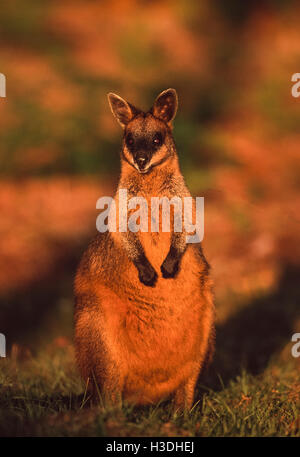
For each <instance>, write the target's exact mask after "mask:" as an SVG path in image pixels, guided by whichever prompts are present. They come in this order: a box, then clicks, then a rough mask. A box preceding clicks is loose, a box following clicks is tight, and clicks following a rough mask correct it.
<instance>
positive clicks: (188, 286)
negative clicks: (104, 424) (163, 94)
mask: <svg viewBox="0 0 300 457" xmlns="http://www.w3.org/2000/svg"><path fill="white" fill-rule="evenodd" d="M147 119H148V120H146V121H145V119H141V118H139V116H137V117H136V118H134V119H133V120H131V122H129V124H128V126H127V129H133V130H134V129H138V128H141V125H142V123H143V122H144V124H143V126H142V127H143V128H148V129H150V130H151V128H152V127H153V125H154V127H155V128H159V127H160V128H164V129H167V130H169V127H168V125H167V124H165V123H163V122H161V121H160V120H158V119H156V118H155V117H154V116H153V115H152V114H149V115H148V116H147ZM145 122H146V124H145ZM145 126H146V127H145ZM168 135H169V136H170V138H171V131H169V133H168ZM170 141H171V140H170ZM167 153H168V148H167V147H165V146H162V148H161V150H160V151H159V152H158V155H157V156H156V158H155V160H158V159H159V157H162V156H164V155H166V154H167ZM124 155H125V156H128V151H126V148H124ZM128 159H130V158H129V157H128ZM119 188H122V189H124V188H126V189H128V192H129V194H130V195H129V197H130V196H131V194H132V195H142V196H144V197H145V198H146V199H147V200H148V203H149V206H150V198H151V197H152V196H158V197H161V196H167V197H169V198H171V197H172V196H174V195H178V196H181V197H183V196H189V195H190V193H189V191H188V189H187V188H186V186H185V183H184V180H183V177H182V175H181V173H180V169H179V165H178V159H177V155H176V153H174V154H172V155H171V156H170V157H168V158H167V159H166V160H165V161H164V162H163V163H162V164H160V165H159V166H157V167H154V168H153V169H152V171H151V173H148V174H140V173H138V171H137V170H136V169H135V168H133V167H132V166H131V165H130V164H129V163H128V162H126V161H125V160H122V171H121V178H120V183H119V187H118V189H119ZM116 202H117V208H118V198H117V194H116ZM117 214H118V210H117ZM139 239H140V241H141V243H142V246H143V248H144V251H145V253H146V256H147V258H148V259H149V261H150V263H151V264H152V266H153V267H154V269H155V270H156V272H157V273H158V280H157V282H156V284H155V286H154V287H147V286H145V285H144V284H143V283H142V282H140V280H139V278H138V274H137V269H136V267H135V266H134V264H133V262H132V261H131V260H130V259H129V257H128V251H127V250H126V249H125V246H124V239H123V238H122V236H121V234H120V233H119V232H116V233H108V232H107V233H104V234H100V233H99V234H98V235H97V236H96V237H95V239H94V240H93V241H92V243H91V244H90V246H89V247H88V249H87V251H86V252H85V253H84V255H83V258H82V260H81V263H80V266H79V268H78V272H77V275H76V280H75V298H76V306H75V346H76V356H77V361H78V366H79V368H80V371H81V373H82V376H83V378H84V379H85V380H87V379H89V380H90V383H92V384H94V385H95V382H96V383H97V387H98V389H99V391H100V392H101V396H102V398H103V400H104V401H105V402H111V403H113V404H117V403H119V402H121V401H122V400H125V401H128V402H133V403H135V404H146V403H155V402H158V401H159V400H162V399H166V398H168V397H170V396H173V397H174V407H175V409H177V408H179V409H183V408H185V407H187V408H190V407H191V405H192V402H193V397H194V388H195V384H196V381H197V378H198V376H199V373H200V370H201V368H202V365H203V363H204V360H205V358H206V355H207V353H208V351H209V350H210V349H211V348H210V346H211V345H212V344H213V338H212V335H213V328H214V305H213V298H212V291H211V279H210V277H209V268H208V264H207V262H206V260H205V258H204V256H203V253H202V250H201V247H200V245H199V244H191V245H188V248H187V249H186V251H185V253H184V255H183V257H182V260H181V264H180V269H179V273H178V274H177V276H176V277H175V278H169V279H165V278H163V277H162V275H161V272H160V266H161V264H162V263H163V261H164V259H165V258H166V256H167V254H168V251H169V248H170V239H171V234H170V233H162V232H159V233H151V231H149V232H147V233H140V232H139Z"/></svg>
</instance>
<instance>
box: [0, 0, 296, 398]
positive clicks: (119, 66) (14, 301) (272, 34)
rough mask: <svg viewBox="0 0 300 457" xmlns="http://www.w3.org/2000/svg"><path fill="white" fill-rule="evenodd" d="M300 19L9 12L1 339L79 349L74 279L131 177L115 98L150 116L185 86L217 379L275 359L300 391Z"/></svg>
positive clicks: (92, 4) (117, 10)
mask: <svg viewBox="0 0 300 457" xmlns="http://www.w3.org/2000/svg"><path fill="white" fill-rule="evenodd" d="M299 15H300V5H299V2H297V1H296V0H295V1H293V0H287V1H285V2H282V1H280V0H261V1H257V0H251V1H247V2H245V1H244V2H243V1H239V0H228V1H226V2H223V1H221V0H210V1H209V0H202V1H201V2H194V1H191V0H188V1H186V0H173V1H167V0H160V1H158V0H157V1H154V0H153V1H151V0H148V1H146V0H140V1H138V0H128V1H121V0H110V1H105V0H103V1H101V2H99V1H96V0H85V1H82V0H81V1H80V0H65V1H63V2H62V1H59V0H43V2H41V1H40V0H26V2H25V1H22V0H10V1H9V2H5V3H4V4H2V5H1V14H0V34H1V43H0V72H1V73H4V74H5V75H6V78H7V97H6V98H5V99H4V98H3V99H0V177H1V183H0V211H1V219H0V234H1V237H0V267H1V268H0V332H2V333H5V334H6V336H7V341H8V346H9V349H11V348H12V349H13V354H14V356H15V357H19V356H20V358H21V359H22V357H23V356H24V357H25V355H24V354H28V352H26V351H27V349H26V350H25V349H24V347H26V348H29V349H28V351H33V353H34V352H36V351H38V348H39V347H41V345H42V346H45V345H46V346H47V344H50V343H51V342H52V341H54V342H55V341H58V343H57V344H58V346H59V347H60V348H61V347H64V344H65V345H68V344H70V345H71V339H72V305H73V298H72V280H73V276H74V272H75V269H76V265H77V263H78V261H79V258H80V255H81V252H82V250H83V249H84V247H85V246H86V243H87V241H88V239H89V238H90V236H91V235H92V234H94V233H95V231H96V229H95V220H96V216H97V212H96V209H95V203H96V200H97V199H98V198H99V196H101V195H113V192H114V185H115V184H116V182H117V179H118V174H119V150H120V146H121V131H120V128H119V126H118V125H117V123H116V122H115V120H114V119H113V117H112V115H111V113H110V110H109V107H108V103H107V99H106V94H107V92H109V91H112V92H116V93H118V94H120V95H121V96H122V97H124V98H126V99H127V100H128V101H130V102H132V103H133V104H135V105H137V106H139V107H141V108H142V109H148V108H150V106H151V104H152V103H153V100H154V98H155V97H156V95H157V94H158V93H159V92H160V91H162V90H164V89H166V88H168V87H174V88H175V89H176V90H177V92H178V95H179V112H178V115H177V117H176V119H175V122H174V136H175V140H176V144H177V147H178V152H179V155H180V161H181V166H182V170H183V173H184V175H185V178H186V181H187V183H188V185H189V187H190V189H191V190H192V192H193V193H194V194H195V195H204V196H205V240H204V247H205V251H206V253H207V257H208V260H209V261H210V263H211V264H212V274H213V277H214V281H215V295H216V303H217V319H218V331H217V356H216V362H215V364H216V365H215V370H216V372H217V373H219V374H220V376H221V377H222V378H223V379H224V382H225V383H226V382H227V381H229V380H230V379H233V378H234V377H235V376H236V375H237V374H238V373H240V372H241V369H242V367H243V368H245V369H247V370H249V371H250V373H252V374H254V375H256V374H257V373H263V372H264V370H267V369H269V368H268V367H269V363H271V362H272V361H274V360H275V362H274V364H275V365H273V366H272V367H273V368H271V369H275V368H276V369H279V368H278V367H281V368H282V369H283V367H286V366H289V364H292V368H291V372H290V374H291V373H292V374H291V379H292V382H291V386H292V387H291V389H294V387H293V386H294V385H296V384H297V385H299V365H297V368H295V367H296V365H293V364H296V360H292V358H291V356H290V347H291V341H290V340H291V336H292V334H293V333H295V332H296V331H298V332H299V331H300V317H299V302H300V296H299V287H298V283H299V272H300V268H299V246H300V243H299V208H300V197H299V195H300V193H299V190H300V174H299V150H300V132H299V125H300V99H295V98H293V97H292V96H291V87H292V82H291V76H292V74H294V73H296V72H299V71H300V69H299V68H300V34H299ZM57 338H58V340H57ZM64 341H65V343H64ZM51 344H52V343H51ZM53 344H55V343H53ZM51 348H52V346H51ZM51 350H52V349H51ZM22 354H23V355H22ZM274 367H275V368H274ZM294 370H295V371H294ZM297 392H298V397H297V398H298V400H299V390H298V391H297Z"/></svg>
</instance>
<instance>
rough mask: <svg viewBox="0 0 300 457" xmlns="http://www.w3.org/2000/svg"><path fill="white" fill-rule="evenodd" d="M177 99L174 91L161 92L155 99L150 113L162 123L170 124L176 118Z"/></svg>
mask: <svg viewBox="0 0 300 457" xmlns="http://www.w3.org/2000/svg"><path fill="white" fill-rule="evenodd" d="M177 107H178V97H177V92H176V90H175V89H167V90H164V91H163V92H161V93H160V94H159V95H158V97H157V98H156V100H155V102H154V105H153V108H152V113H153V114H154V116H155V117H158V118H159V119H161V120H162V121H164V122H166V123H169V122H172V120H173V119H174V117H175V116H176V112H177Z"/></svg>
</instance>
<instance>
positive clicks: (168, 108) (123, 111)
mask: <svg viewBox="0 0 300 457" xmlns="http://www.w3.org/2000/svg"><path fill="white" fill-rule="evenodd" d="M108 101H109V104H110V108H111V110H112V113H113V115H114V116H115V117H116V119H117V121H118V122H119V124H120V125H121V126H122V128H123V129H124V136H123V148H122V158H123V160H125V161H126V162H128V163H129V164H130V165H131V166H132V167H134V168H135V169H136V170H137V171H138V172H139V173H149V172H150V171H151V170H152V169H153V168H154V167H156V166H157V165H160V164H162V163H163V162H165V161H166V160H168V159H169V158H170V157H172V156H173V155H174V154H176V151H175V147H174V140H173V136H172V121H173V119H174V117H175V115H176V111H177V106H178V101H177V93H176V91H175V89H167V90H165V91H163V92H161V93H160V94H159V95H158V97H157V98H156V100H155V102H154V104H153V106H152V108H151V109H150V110H149V111H148V112H143V111H141V110H140V109H139V108H136V107H135V106H133V105H132V104H131V103H129V102H127V101H126V100H124V99H123V98H121V97H119V96H118V95H116V94H113V93H109V94H108Z"/></svg>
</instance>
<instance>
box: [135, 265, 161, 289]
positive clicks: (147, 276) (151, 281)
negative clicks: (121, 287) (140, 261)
mask: <svg viewBox="0 0 300 457" xmlns="http://www.w3.org/2000/svg"><path fill="white" fill-rule="evenodd" d="M139 280H140V281H141V282H142V283H143V284H145V286H149V287H154V286H155V283H156V281H157V273H156V271H155V270H154V268H152V267H151V268H147V269H143V270H142V271H141V270H140V271H139Z"/></svg>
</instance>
